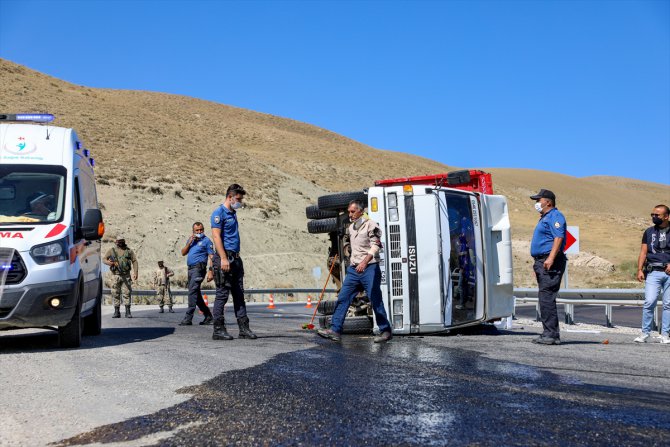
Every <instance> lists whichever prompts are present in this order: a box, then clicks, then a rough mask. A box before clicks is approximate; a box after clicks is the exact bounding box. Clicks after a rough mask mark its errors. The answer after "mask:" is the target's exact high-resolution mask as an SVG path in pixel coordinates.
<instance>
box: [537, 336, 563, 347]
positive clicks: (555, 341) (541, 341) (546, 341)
mask: <svg viewBox="0 0 670 447" xmlns="http://www.w3.org/2000/svg"><path fill="white" fill-rule="evenodd" d="M533 343H535V344H537V345H560V344H561V339H560V338H553V337H544V336H541V337H537V338H534V339H533Z"/></svg>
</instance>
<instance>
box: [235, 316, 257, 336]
mask: <svg viewBox="0 0 670 447" xmlns="http://www.w3.org/2000/svg"><path fill="white" fill-rule="evenodd" d="M237 325H238V326H239V327H240V338H248V339H249V340H256V339H257V338H258V336H257V335H256V334H254V333H253V332H251V329H249V317H242V318H238V319H237Z"/></svg>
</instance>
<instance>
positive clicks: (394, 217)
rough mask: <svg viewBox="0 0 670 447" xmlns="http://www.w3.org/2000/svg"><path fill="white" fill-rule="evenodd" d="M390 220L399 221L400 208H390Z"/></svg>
mask: <svg viewBox="0 0 670 447" xmlns="http://www.w3.org/2000/svg"><path fill="white" fill-rule="evenodd" d="M389 220H390V221H391V222H398V220H400V218H399V217H398V208H389Z"/></svg>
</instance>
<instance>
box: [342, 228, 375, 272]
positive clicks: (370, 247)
mask: <svg viewBox="0 0 670 447" xmlns="http://www.w3.org/2000/svg"><path fill="white" fill-rule="evenodd" d="M354 226H355V225H354V223H352V224H351V225H349V228H347V232H346V234H345V235H344V252H345V253H350V256H349V260H350V262H351V265H354V266H355V265H358V264H360V263H361V262H363V259H365V257H366V256H367V255H372V259H371V260H370V262H369V264H372V263H375V262H379V250H381V248H382V243H381V240H380V239H381V235H382V231H381V230H380V229H379V225H377V222H375V221H374V220H370V219H366V218H363V223H362V224H361V226H360V227H359V228H358V229H356V228H354Z"/></svg>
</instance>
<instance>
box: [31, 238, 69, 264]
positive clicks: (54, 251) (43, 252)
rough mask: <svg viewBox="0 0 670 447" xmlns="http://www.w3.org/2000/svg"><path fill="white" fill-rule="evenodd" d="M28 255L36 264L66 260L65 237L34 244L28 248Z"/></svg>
mask: <svg viewBox="0 0 670 447" xmlns="http://www.w3.org/2000/svg"><path fill="white" fill-rule="evenodd" d="M30 256H32V258H33V259H34V260H35V262H36V263H38V264H51V263H54V262H60V261H67V259H68V254H67V246H66V244H65V239H61V240H59V241H54V242H49V243H46V244H42V245H36V246H34V247H33V248H32V249H31V250H30Z"/></svg>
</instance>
